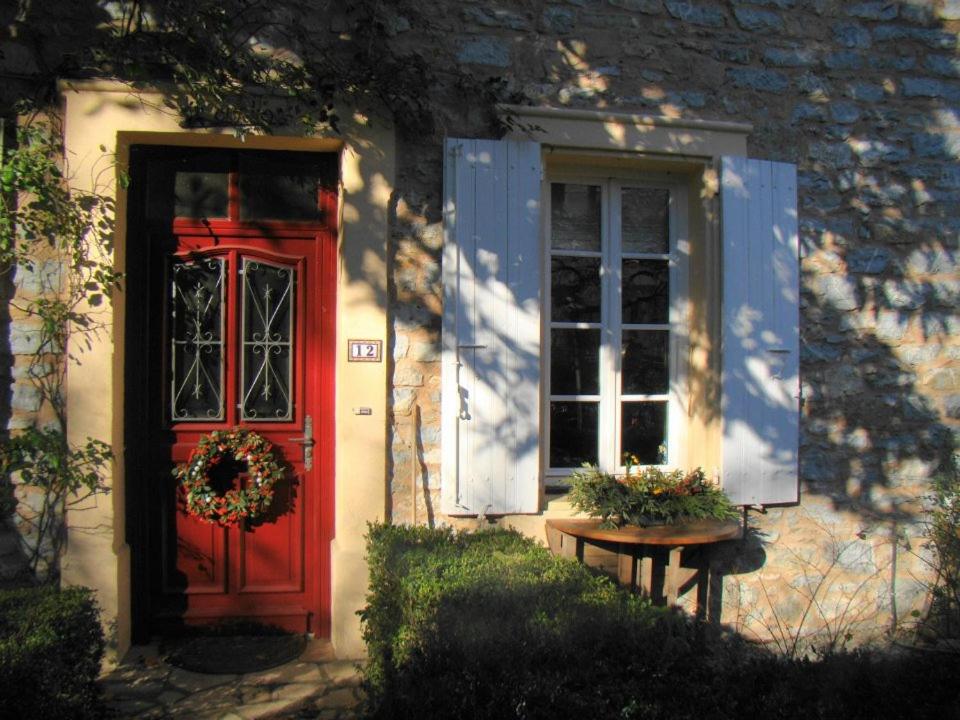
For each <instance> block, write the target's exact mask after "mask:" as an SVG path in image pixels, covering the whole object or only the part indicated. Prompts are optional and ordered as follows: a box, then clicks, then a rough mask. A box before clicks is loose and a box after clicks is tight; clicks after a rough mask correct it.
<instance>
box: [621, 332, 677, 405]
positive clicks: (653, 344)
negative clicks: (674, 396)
mask: <svg viewBox="0 0 960 720" xmlns="http://www.w3.org/2000/svg"><path fill="white" fill-rule="evenodd" d="M669 339H670V333H669V332H667V331H666V330H624V331H623V363H622V366H621V367H622V374H621V388H622V392H623V393H624V394H626V395H658V394H662V393H666V392H667V391H668V390H669V384H670V374H669V367H670V366H669V358H670V351H669Z"/></svg>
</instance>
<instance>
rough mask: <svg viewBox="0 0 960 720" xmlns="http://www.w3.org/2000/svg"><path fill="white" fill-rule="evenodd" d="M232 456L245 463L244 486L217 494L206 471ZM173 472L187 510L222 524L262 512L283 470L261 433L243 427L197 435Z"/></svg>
mask: <svg viewBox="0 0 960 720" xmlns="http://www.w3.org/2000/svg"><path fill="white" fill-rule="evenodd" d="M228 458H232V459H233V460H235V461H237V462H238V463H245V464H246V466H247V475H248V480H247V483H246V487H233V488H230V489H229V490H227V491H226V492H224V493H222V494H220V493H217V492H216V491H215V490H214V489H213V488H212V487H211V484H210V471H211V470H212V469H213V468H214V467H215V466H216V465H218V464H220V463H221V462H223V461H224V460H225V459H228ZM173 474H174V475H175V476H176V478H177V479H178V480H179V482H180V489H181V491H182V492H183V496H184V500H185V503H186V508H187V513H188V514H190V515H192V516H193V517H195V518H197V519H198V520H202V521H204V522H208V523H214V524H217V525H221V526H223V527H229V526H231V525H236V524H238V523H239V522H241V521H242V520H244V519H246V518H250V519H253V518H256V517H259V516H260V515H262V514H263V512H264V510H266V509H267V508H268V507H269V506H270V503H271V501H272V500H273V487H274V485H275V484H276V483H277V482H278V481H279V480H280V479H281V478H283V469H282V468H281V467H280V463H279V462H278V461H277V458H276V456H275V455H274V453H273V446H272V445H271V444H270V443H269V442H268V441H267V440H266V439H265V438H264V437H263V436H262V435H258V434H257V433H255V432H253V431H252V430H246V429H244V428H233V429H231V430H214V431H213V432H211V433H209V434H207V435H204V436H203V437H201V438H200V441H199V442H198V443H197V446H196V447H195V448H194V449H193V450H191V451H190V458H189V459H188V460H187V462H185V463H181V464H180V465H178V466H177V467H176V468H175V469H174V470H173Z"/></svg>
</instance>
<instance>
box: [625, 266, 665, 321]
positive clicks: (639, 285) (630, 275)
mask: <svg viewBox="0 0 960 720" xmlns="http://www.w3.org/2000/svg"><path fill="white" fill-rule="evenodd" d="M669 282H670V274H669V265H668V262H667V261H666V260H624V261H623V322H625V323H637V324H639V323H667V322H669V321H670V313H669V305H670V302H669V300H670V286H669Z"/></svg>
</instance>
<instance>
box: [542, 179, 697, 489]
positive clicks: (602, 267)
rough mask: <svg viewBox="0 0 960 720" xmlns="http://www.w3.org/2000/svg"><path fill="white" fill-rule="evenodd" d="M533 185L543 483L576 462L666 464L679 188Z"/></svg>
mask: <svg viewBox="0 0 960 720" xmlns="http://www.w3.org/2000/svg"><path fill="white" fill-rule="evenodd" d="M548 185H549V188H548V189H546V188H545V192H544V193H543V199H544V205H545V210H544V218H543V219H544V224H545V233H544V235H545V238H546V245H547V262H546V269H545V277H547V278H549V280H548V282H547V283H545V288H544V289H545V295H546V302H545V312H544V320H545V325H546V333H545V338H546V342H545V344H544V350H545V351H546V353H545V354H546V355H547V359H546V361H545V367H544V370H545V373H546V376H547V377H546V378H545V379H546V383H545V384H544V387H545V388H546V389H547V400H546V403H545V418H546V427H547V436H548V441H547V443H546V467H547V473H546V474H547V478H548V481H554V482H555V481H557V480H561V479H562V478H563V477H566V476H567V475H568V474H569V473H570V471H571V470H572V469H574V468H577V467H579V466H580V465H581V464H582V463H584V462H589V463H595V464H599V465H600V467H603V468H606V469H608V470H611V471H618V470H621V469H622V466H623V463H622V458H623V455H624V453H631V454H632V455H635V456H636V457H637V459H638V460H639V461H640V462H641V463H643V464H646V465H665V464H676V462H677V460H678V458H679V443H680V442H681V438H682V434H681V433H680V432H679V429H678V426H679V425H680V422H681V417H682V408H681V402H680V399H681V395H682V392H681V389H682V387H683V382H682V375H683V363H684V361H685V354H684V353H683V352H682V345H683V340H684V338H685V334H686V333H685V332H684V326H685V322H686V313H685V307H686V296H687V293H686V284H687V257H688V255H689V241H688V239H687V236H686V226H687V222H686V197H685V190H684V188H683V187H682V186H679V185H678V184H677V183H676V181H673V182H670V181H668V180H658V179H657V178H631V177H614V178H590V177H583V176H572V175H571V176H567V175H553V176H551V177H550V181H549V183H548Z"/></svg>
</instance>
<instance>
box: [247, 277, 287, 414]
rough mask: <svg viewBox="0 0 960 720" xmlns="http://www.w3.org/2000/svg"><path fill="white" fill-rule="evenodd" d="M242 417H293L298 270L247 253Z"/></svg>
mask: <svg viewBox="0 0 960 720" xmlns="http://www.w3.org/2000/svg"><path fill="white" fill-rule="evenodd" d="M241 274H242V276H243V309H242V316H243V320H242V323H243V325H242V336H243V351H242V353H241V371H240V375H241V381H240V387H241V389H242V393H241V397H242V400H241V403H240V418H241V420H256V421H258V422H263V421H271V420H272V421H281V420H290V419H291V418H292V417H293V400H292V393H291V388H292V380H293V351H294V348H293V335H294V333H293V327H294V326H293V321H294V317H293V316H294V303H293V299H294V288H295V286H296V270H295V269H294V268H292V267H288V266H284V265H274V264H272V263H267V262H264V261H262V260H251V259H249V258H244V259H243V265H242V269H241Z"/></svg>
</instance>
